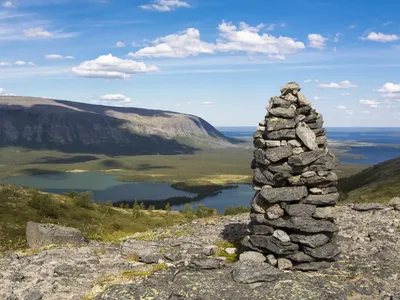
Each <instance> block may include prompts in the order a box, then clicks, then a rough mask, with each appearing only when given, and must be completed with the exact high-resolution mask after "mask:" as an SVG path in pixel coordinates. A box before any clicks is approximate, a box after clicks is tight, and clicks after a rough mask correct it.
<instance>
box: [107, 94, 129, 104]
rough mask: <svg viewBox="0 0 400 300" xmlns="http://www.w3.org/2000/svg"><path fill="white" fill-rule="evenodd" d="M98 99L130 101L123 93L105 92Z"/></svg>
mask: <svg viewBox="0 0 400 300" xmlns="http://www.w3.org/2000/svg"><path fill="white" fill-rule="evenodd" d="M100 100H107V101H115V102H132V100H131V98H128V97H126V96H125V95H123V94H106V95H103V96H100Z"/></svg>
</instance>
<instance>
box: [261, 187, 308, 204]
mask: <svg viewBox="0 0 400 300" xmlns="http://www.w3.org/2000/svg"><path fill="white" fill-rule="evenodd" d="M260 194H261V196H262V197H263V198H264V199H265V200H266V201H267V202H269V203H277V202H293V201H299V200H301V199H303V198H304V197H306V196H307V195H308V191H307V188H306V187H304V186H302V187H281V188H273V189H268V188H267V189H265V188H262V189H261V192H260Z"/></svg>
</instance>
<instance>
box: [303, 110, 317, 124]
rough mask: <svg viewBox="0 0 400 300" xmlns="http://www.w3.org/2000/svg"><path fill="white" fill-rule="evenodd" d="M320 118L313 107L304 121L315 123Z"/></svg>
mask: <svg viewBox="0 0 400 300" xmlns="http://www.w3.org/2000/svg"><path fill="white" fill-rule="evenodd" d="M317 119H318V114H317V113H316V112H315V109H312V110H311V112H310V114H309V115H308V116H307V117H306V118H305V119H304V122H307V123H313V122H316V121H317Z"/></svg>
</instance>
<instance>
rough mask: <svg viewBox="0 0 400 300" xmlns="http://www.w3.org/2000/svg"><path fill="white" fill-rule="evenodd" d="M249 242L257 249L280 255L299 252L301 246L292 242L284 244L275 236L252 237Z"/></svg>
mask: <svg viewBox="0 0 400 300" xmlns="http://www.w3.org/2000/svg"><path fill="white" fill-rule="evenodd" d="M249 242H250V244H251V245H252V246H254V247H255V249H261V250H264V251H265V250H266V251H268V252H272V253H274V254H278V255H287V254H293V253H296V252H297V250H299V245H297V244H295V243H291V242H290V241H289V242H282V241H280V240H278V239H277V238H275V237H274V236H263V235H252V236H250V240H249Z"/></svg>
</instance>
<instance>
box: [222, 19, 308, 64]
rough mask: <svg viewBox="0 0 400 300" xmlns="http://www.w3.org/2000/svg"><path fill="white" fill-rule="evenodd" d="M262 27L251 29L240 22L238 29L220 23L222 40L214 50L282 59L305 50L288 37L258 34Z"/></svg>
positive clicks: (299, 43) (260, 25)
mask: <svg viewBox="0 0 400 300" xmlns="http://www.w3.org/2000/svg"><path fill="white" fill-rule="evenodd" d="M264 26H265V25H264V24H259V25H257V26H256V27H252V26H249V25H247V24H246V23H244V22H241V23H240V27H239V28H237V27H236V26H235V25H232V24H231V23H226V22H222V23H221V24H220V25H219V26H218V31H219V35H220V36H221V37H222V39H219V40H217V43H216V49H217V50H218V51H220V52H231V51H242V52H247V53H260V54H269V55H271V57H272V58H274V57H275V58H276V57H278V58H279V59H282V58H283V57H284V55H285V54H290V53H294V52H296V51H298V50H302V49H304V48H305V46H304V44H303V43H302V42H298V41H295V40H294V39H292V38H290V37H285V36H279V37H275V36H273V35H269V34H267V33H263V34H260V33H259V32H260V30H261V29H262V28H263V27H264Z"/></svg>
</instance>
